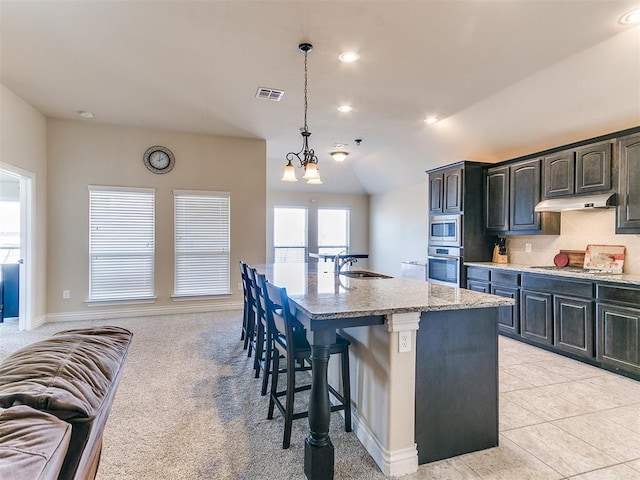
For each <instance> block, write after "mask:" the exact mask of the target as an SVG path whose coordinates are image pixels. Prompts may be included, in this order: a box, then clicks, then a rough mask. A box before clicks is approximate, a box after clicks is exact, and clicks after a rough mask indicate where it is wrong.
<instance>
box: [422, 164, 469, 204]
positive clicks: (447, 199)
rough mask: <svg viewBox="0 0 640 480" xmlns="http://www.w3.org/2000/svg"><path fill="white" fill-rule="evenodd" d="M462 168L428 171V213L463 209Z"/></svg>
mask: <svg viewBox="0 0 640 480" xmlns="http://www.w3.org/2000/svg"><path fill="white" fill-rule="evenodd" d="M463 175H464V169H463V168H462V167H454V168H449V169H446V170H442V171H439V172H435V173H429V213H430V214H436V215H437V214H439V213H443V214H449V213H461V212H462V211H463V208H464V207H463V204H462V199H463V195H462V193H463V186H464V178H463Z"/></svg>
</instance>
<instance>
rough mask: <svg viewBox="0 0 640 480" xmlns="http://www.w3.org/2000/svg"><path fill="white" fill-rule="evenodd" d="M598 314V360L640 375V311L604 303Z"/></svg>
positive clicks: (598, 308)
mask: <svg viewBox="0 0 640 480" xmlns="http://www.w3.org/2000/svg"><path fill="white" fill-rule="evenodd" d="M638 293H640V291H638ZM597 312H598V313H597V315H598V348H597V352H596V358H597V359H598V360H599V361H600V362H602V363H603V364H605V365H608V366H610V367H613V368H619V369H622V370H624V371H627V372H633V373H636V374H640V309H638V308H630V307H621V306H618V305H611V304H607V303H600V304H598V306H597Z"/></svg>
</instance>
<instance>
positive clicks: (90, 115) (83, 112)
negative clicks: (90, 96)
mask: <svg viewBox="0 0 640 480" xmlns="http://www.w3.org/2000/svg"><path fill="white" fill-rule="evenodd" d="M78 115H80V116H81V117H82V118H94V117H95V115H94V114H93V113H92V112H87V111H86V110H78Z"/></svg>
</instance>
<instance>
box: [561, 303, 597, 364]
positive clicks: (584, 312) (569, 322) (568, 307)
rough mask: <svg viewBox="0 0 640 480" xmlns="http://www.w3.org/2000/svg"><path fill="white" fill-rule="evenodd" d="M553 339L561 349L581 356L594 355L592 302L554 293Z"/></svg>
mask: <svg viewBox="0 0 640 480" xmlns="http://www.w3.org/2000/svg"><path fill="white" fill-rule="evenodd" d="M553 320H554V341H553V344H554V345H555V346H556V347H558V348H559V349H561V350H564V351H567V352H571V353H575V354H576V355H581V356H583V357H588V358H593V356H594V349H593V346H594V341H593V338H594V335H595V333H594V328H593V327H594V325H593V302H592V301H591V300H583V299H579V298H572V297H565V296H562V295H554V297H553Z"/></svg>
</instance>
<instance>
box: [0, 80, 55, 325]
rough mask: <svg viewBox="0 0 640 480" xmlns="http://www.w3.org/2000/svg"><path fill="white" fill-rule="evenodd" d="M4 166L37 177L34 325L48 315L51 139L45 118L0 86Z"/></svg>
mask: <svg viewBox="0 0 640 480" xmlns="http://www.w3.org/2000/svg"><path fill="white" fill-rule="evenodd" d="M0 164H5V166H9V167H17V168H18V169H20V170H23V171H25V172H28V173H29V174H30V175H31V176H33V178H34V185H33V191H34V197H35V202H34V203H35V205H34V212H35V218H34V219H33V223H34V230H35V232H34V241H35V244H34V245H33V257H32V258H30V259H29V261H30V262H31V264H32V268H33V270H32V271H33V279H32V283H33V310H32V311H31V312H30V318H29V319H27V321H28V322H30V323H33V324H35V323H39V322H41V321H43V320H44V318H45V315H46V313H47V298H46V291H47V283H46V282H47V136H46V119H45V117H44V115H42V114H41V113H40V112H38V111H37V110H36V109H34V108H33V107H32V106H31V105H29V104H28V103H26V102H25V101H24V100H22V99H21V98H19V97H18V96H17V95H15V94H14V93H13V92H12V91H11V90H9V89H7V88H6V87H5V86H4V85H1V84H0Z"/></svg>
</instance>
